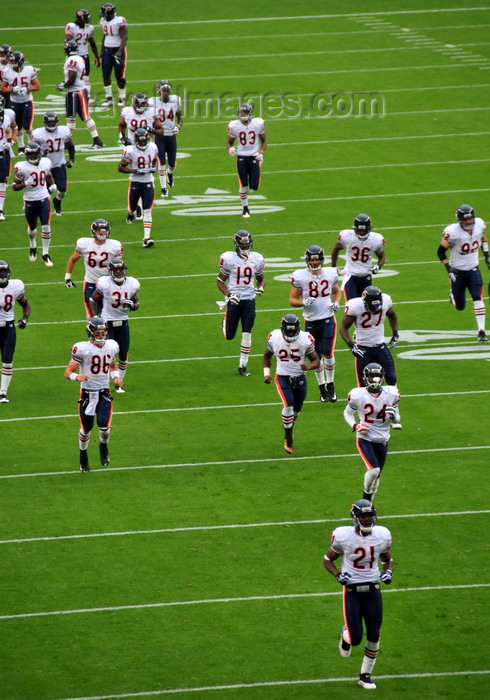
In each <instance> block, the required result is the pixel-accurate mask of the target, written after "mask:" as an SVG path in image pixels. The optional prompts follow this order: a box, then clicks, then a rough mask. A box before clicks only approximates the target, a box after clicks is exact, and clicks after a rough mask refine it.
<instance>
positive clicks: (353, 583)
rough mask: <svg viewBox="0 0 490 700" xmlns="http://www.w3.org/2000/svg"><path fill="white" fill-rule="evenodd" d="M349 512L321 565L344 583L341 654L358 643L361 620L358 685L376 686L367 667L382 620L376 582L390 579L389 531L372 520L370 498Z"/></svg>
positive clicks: (373, 655) (370, 664) (347, 653)
mask: <svg viewBox="0 0 490 700" xmlns="http://www.w3.org/2000/svg"><path fill="white" fill-rule="evenodd" d="M350 513H351V516H352V521H353V525H350V526H349V525H341V526H340V527H337V528H335V530H334V531H333V532H332V537H331V543H330V548H329V550H328V552H327V553H326V554H325V556H324V558H323V565H324V567H325V569H326V570H327V571H328V572H329V573H330V574H332V576H335V578H336V579H337V581H338V582H339V583H340V584H341V586H342V587H343V611H344V621H345V624H344V626H343V627H342V629H341V631H340V639H339V652H340V655H341V656H343V657H348V656H350V655H351V651H352V647H353V646H358V645H359V644H360V643H361V641H362V634H363V630H362V623H363V621H364V624H365V626H366V646H365V648H364V655H363V659H362V665H361V672H360V674H359V681H358V684H359V685H360V686H361V687H362V688H366V689H367V690H374V689H375V688H376V683H374V682H373V681H372V680H371V672H372V670H373V668H374V664H375V663H376V658H377V656H378V652H379V637H380V629H381V623H382V619H383V603H382V600H381V592H380V588H379V582H380V581H382V582H383V583H384V584H386V585H387V586H388V585H389V584H390V583H391V581H392V579H393V558H392V556H391V546H392V536H391V532H390V531H389V530H388V529H387V528H386V527H382V526H381V525H376V519H377V513H376V510H375V508H374V507H373V505H372V504H371V503H370V501H368V500H365V499H363V498H360V499H359V500H358V501H356V502H355V503H353V504H352V506H351V509H350ZM339 557H342V571H339V570H338V568H337V566H336V565H335V563H334V562H335V561H336V560H337V559H338V558H339ZM378 559H380V560H381V565H382V567H383V570H382V571H380V570H379V568H378Z"/></svg>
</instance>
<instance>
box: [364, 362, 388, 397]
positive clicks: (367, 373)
mask: <svg viewBox="0 0 490 700" xmlns="http://www.w3.org/2000/svg"><path fill="white" fill-rule="evenodd" d="M362 379H363V381H364V384H365V385H366V387H367V389H368V390H370V391H372V392H378V391H379V390H380V389H381V387H382V386H383V382H384V380H385V371H384V369H383V368H382V367H381V365H380V364H378V363H377V362H370V363H369V364H368V365H366V366H365V367H364V369H363V370H362Z"/></svg>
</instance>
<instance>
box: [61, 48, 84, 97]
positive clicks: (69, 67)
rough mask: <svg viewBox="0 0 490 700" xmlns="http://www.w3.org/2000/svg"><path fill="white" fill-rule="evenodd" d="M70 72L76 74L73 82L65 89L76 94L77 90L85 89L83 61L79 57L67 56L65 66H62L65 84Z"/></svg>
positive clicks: (74, 55) (75, 55)
mask: <svg viewBox="0 0 490 700" xmlns="http://www.w3.org/2000/svg"><path fill="white" fill-rule="evenodd" d="M71 72H74V73H76V77H75V82H74V83H73V84H72V85H69V86H68V87H67V88H66V89H67V91H68V92H77V91H78V90H83V89H84V88H85V81H84V79H83V78H84V76H85V61H84V60H83V58H82V57H81V56H78V55H77V54H73V56H68V57H67V59H66V61H65V65H64V66H63V75H64V76H65V83H66V82H67V80H68V77H69V74H70V73H71Z"/></svg>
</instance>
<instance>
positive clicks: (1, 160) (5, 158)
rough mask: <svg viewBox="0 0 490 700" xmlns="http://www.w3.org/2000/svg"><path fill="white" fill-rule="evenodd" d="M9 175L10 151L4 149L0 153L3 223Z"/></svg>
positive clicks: (0, 193) (1, 213) (0, 196)
mask: <svg viewBox="0 0 490 700" xmlns="http://www.w3.org/2000/svg"><path fill="white" fill-rule="evenodd" d="M9 175H10V151H9V149H8V148H6V149H5V150H4V151H0V221H5V214H4V213H3V210H4V207H5V196H6V194H7V178H8V176H9Z"/></svg>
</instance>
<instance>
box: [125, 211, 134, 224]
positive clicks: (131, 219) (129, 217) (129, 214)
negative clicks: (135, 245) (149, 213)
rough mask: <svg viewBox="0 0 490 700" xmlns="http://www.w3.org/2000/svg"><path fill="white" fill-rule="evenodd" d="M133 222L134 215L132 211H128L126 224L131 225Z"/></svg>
mask: <svg viewBox="0 0 490 700" xmlns="http://www.w3.org/2000/svg"><path fill="white" fill-rule="evenodd" d="M133 221H134V214H133V212H132V211H130V212H129V213H128V215H127V217H126V223H127V224H132V223H133Z"/></svg>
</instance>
